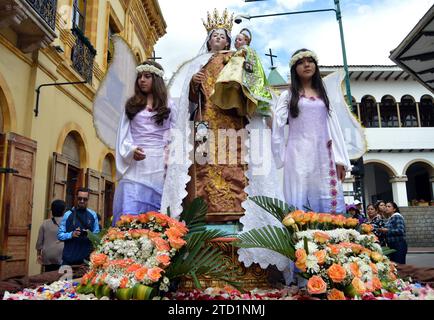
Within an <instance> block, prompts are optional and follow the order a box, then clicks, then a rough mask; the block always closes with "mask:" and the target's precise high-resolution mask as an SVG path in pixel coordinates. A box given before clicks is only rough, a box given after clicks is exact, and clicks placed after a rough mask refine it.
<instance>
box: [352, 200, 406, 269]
mask: <svg viewBox="0 0 434 320" xmlns="http://www.w3.org/2000/svg"><path fill="white" fill-rule="evenodd" d="M361 206H362V204H361V202H360V201H358V200H356V201H355V203H354V204H351V205H348V206H347V214H348V215H349V216H351V217H353V218H356V219H358V220H359V223H360V224H362V223H367V224H370V225H372V226H373V228H374V229H373V232H374V234H375V235H376V236H377V238H378V241H379V243H380V244H381V246H387V247H389V248H390V249H393V250H395V252H393V253H392V254H391V255H390V259H391V260H392V261H394V262H396V263H400V264H405V263H406V255H407V250H408V247H407V241H406V238H405V232H406V230H405V221H404V217H403V216H402V215H401V213H400V212H399V208H398V205H397V204H396V203H395V202H393V201H388V202H386V201H384V200H378V201H377V202H376V203H375V204H374V203H370V204H368V205H367V207H366V216H365V215H364V214H363V211H362V210H361Z"/></svg>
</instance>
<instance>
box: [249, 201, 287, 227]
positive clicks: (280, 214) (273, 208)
mask: <svg viewBox="0 0 434 320" xmlns="http://www.w3.org/2000/svg"><path fill="white" fill-rule="evenodd" d="M249 199H250V200H252V201H253V202H254V203H256V204H257V205H258V206H260V207H261V208H262V209H264V210H265V211H267V212H268V213H270V214H271V215H273V216H274V217H275V218H276V219H277V220H279V221H282V220H283V218H284V217H285V216H286V215H287V214H288V212H289V211H290V210H291V207H290V206H288V204H286V203H285V202H283V201H282V200H279V199H276V198H270V197H264V196H254V197H249Z"/></svg>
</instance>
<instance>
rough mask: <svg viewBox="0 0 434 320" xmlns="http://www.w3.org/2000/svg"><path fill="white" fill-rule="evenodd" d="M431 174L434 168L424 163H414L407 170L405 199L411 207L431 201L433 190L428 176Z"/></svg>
mask: <svg viewBox="0 0 434 320" xmlns="http://www.w3.org/2000/svg"><path fill="white" fill-rule="evenodd" d="M433 172H434V168H433V167H432V166H431V165H429V164H428V163H425V162H415V163H412V164H411V165H410V166H409V167H408V168H407V170H406V171H405V174H406V175H407V178H408V181H407V182H406V186H407V197H408V201H409V202H410V203H411V205H418V204H421V203H424V204H428V203H429V202H430V201H431V198H432V194H433V190H432V187H431V182H430V176H432V175H433Z"/></svg>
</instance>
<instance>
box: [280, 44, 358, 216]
mask: <svg viewBox="0 0 434 320" xmlns="http://www.w3.org/2000/svg"><path fill="white" fill-rule="evenodd" d="M290 67H291V84H290V88H289V90H288V91H285V92H283V93H282V94H281V96H280V97H279V100H278V102H277V104H276V105H275V106H274V110H273V111H274V117H273V133H272V149H273V154H274V157H275V160H276V165H277V166H278V167H284V173H283V174H284V187H283V188H284V196H285V201H286V202H287V203H288V204H290V205H294V206H296V207H297V208H299V209H304V207H308V208H310V209H312V210H314V211H316V212H331V213H334V212H345V204H344V197H343V191H342V183H341V182H342V181H343V179H344V178H345V172H346V171H349V170H351V164H350V161H349V157H348V152H347V149H346V147H345V141H344V138H343V134H342V130H341V128H340V126H339V122H338V118H337V115H336V112H335V110H334V109H333V107H332V105H331V103H330V102H329V98H328V96H327V92H326V90H325V86H324V84H323V81H322V79H321V76H320V73H319V69H318V58H317V56H316V54H315V53H314V52H312V51H310V50H307V49H301V50H298V51H296V52H295V53H294V55H293V56H292V58H291V61H290ZM287 123H288V124H289V135H288V139H287V141H285V136H284V127H285V125H286V124H287Z"/></svg>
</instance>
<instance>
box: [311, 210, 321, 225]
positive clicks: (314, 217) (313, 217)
mask: <svg viewBox="0 0 434 320" xmlns="http://www.w3.org/2000/svg"><path fill="white" fill-rule="evenodd" d="M310 213H311V216H310V223H315V222H318V220H319V215H318V213H315V212H310Z"/></svg>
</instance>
